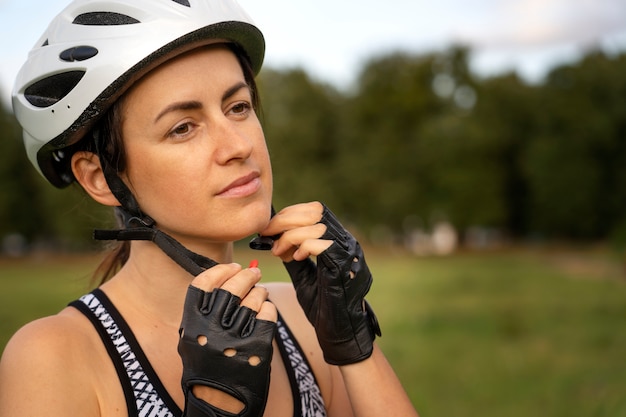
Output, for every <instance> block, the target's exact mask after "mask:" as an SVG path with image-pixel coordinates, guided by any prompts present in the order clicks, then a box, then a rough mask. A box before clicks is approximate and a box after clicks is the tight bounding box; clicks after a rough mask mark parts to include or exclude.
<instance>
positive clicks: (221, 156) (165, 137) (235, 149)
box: [122, 46, 272, 247]
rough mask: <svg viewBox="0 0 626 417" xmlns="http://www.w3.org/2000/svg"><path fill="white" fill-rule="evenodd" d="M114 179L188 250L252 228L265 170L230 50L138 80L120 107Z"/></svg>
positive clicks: (200, 55) (263, 205) (261, 144)
mask: <svg viewBox="0 0 626 417" xmlns="http://www.w3.org/2000/svg"><path fill="white" fill-rule="evenodd" d="M122 134H123V138H124V146H125V149H126V156H127V169H126V172H125V173H124V176H123V177H124V178H125V180H126V181H127V183H128V184H129V187H130V189H131V191H132V192H133V194H134V195H135V197H136V198H137V201H138V202H139V205H140V207H141V208H142V210H143V211H144V212H145V213H146V214H148V215H149V216H151V217H152V218H153V219H155V220H156V222H157V224H158V226H159V228H160V229H161V230H163V231H165V232H166V233H169V234H171V235H172V236H174V237H175V238H177V239H179V240H180V241H181V242H182V243H183V244H187V245H189V246H191V247H193V246H194V243H193V242H194V241H197V243H200V242H207V243H209V242H224V241H233V240H238V239H241V238H244V237H246V236H249V235H251V234H253V233H256V232H258V231H259V230H262V229H263V228H264V227H265V225H266V224H267V222H268V221H269V215H270V205H271V198H272V173H271V166H270V161H269V155H268V151H267V147H266V144H265V138H264V136H263V131H262V129H261V125H260V123H259V120H258V118H257V116H256V114H255V112H254V109H253V107H252V97H251V92H250V89H249V87H248V85H247V84H246V82H245V78H244V75H243V71H242V69H241V66H240V64H239V61H238V60H237V58H236V56H235V55H234V53H233V52H231V51H230V50H229V49H228V48H226V47H224V46H212V47H206V48H201V49H198V50H195V51H192V52H190V53H187V54H185V55H183V56H181V57H179V58H176V59H174V60H172V61H170V62H168V63H166V64H164V65H161V66H160V67H158V68H157V69H156V70H154V71H152V72H151V73H149V74H148V75H147V76H145V77H144V78H142V79H141V80H140V81H139V82H138V83H137V84H136V85H135V86H133V88H132V89H131V90H130V91H129V93H128V94H127V96H126V99H125V101H124V104H123V107H122Z"/></svg>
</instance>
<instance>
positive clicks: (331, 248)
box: [261, 202, 380, 365]
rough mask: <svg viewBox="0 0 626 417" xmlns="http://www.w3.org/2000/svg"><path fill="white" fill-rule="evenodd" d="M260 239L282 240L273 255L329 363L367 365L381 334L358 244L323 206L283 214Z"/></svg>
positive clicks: (300, 206) (296, 208)
mask: <svg viewBox="0 0 626 417" xmlns="http://www.w3.org/2000/svg"><path fill="white" fill-rule="evenodd" d="M281 233H282V235H281ZM261 234H262V235H280V237H279V238H278V239H276V240H275V242H274V246H273V248H272V253H273V254H274V255H276V256H279V257H280V258H281V259H282V260H283V262H284V264H285V268H286V269H287V272H288V273H289V275H290V277H291V280H292V281H293V284H294V287H295V289H296V295H297V297H298V301H299V303H300V306H301V307H302V309H303V310H304V312H305V314H306V316H307V318H308V319H309V321H310V322H311V324H313V327H314V328H315V332H316V334H317V339H318V341H319V343H320V347H321V348H322V351H323V352H324V358H325V359H326V362H328V363H330V364H333V365H347V364H351V363H355V362H360V361H362V360H364V359H367V358H368V357H369V356H370V355H371V354H372V350H373V341H374V338H375V334H378V335H380V329H379V328H378V323H377V321H376V317H375V315H374V312H373V311H372V310H371V308H370V307H369V304H367V302H366V301H365V299H364V297H365V295H366V294H367V292H368V291H369V289H370V286H371V285H372V275H371V273H370V271H369V268H368V267H367V264H366V263H365V258H364V255H363V251H362V250H361V246H360V245H359V243H358V242H357V241H356V239H355V238H354V237H353V236H352V235H351V234H350V233H349V232H348V231H347V230H346V229H345V228H344V227H343V226H342V225H341V223H339V221H338V220H337V218H336V217H335V215H334V214H333V213H332V212H331V211H330V210H329V209H328V208H327V207H326V206H324V205H323V204H321V203H319V202H313V203H306V204H298V205H295V206H290V207H288V208H286V209H283V210H282V211H280V212H279V213H277V214H276V215H275V216H274V217H273V218H272V220H271V221H270V223H269V225H268V227H267V228H266V229H265V230H264V231H262V232H261ZM310 256H317V264H316V263H314V262H313V261H312V260H311V259H310V258H309V257H310Z"/></svg>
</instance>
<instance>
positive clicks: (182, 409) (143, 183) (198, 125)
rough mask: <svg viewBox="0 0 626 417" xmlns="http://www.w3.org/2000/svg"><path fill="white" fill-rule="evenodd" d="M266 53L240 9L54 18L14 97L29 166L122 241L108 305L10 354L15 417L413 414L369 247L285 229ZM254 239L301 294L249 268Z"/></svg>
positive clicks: (310, 228)
mask: <svg viewBox="0 0 626 417" xmlns="http://www.w3.org/2000/svg"><path fill="white" fill-rule="evenodd" d="M263 51H264V42H263V37H262V35H261V33H260V32H259V31H258V29H257V28H256V27H254V26H253V24H252V23H251V22H250V20H249V18H248V16H247V15H246V14H245V13H244V12H243V11H242V10H241V9H240V8H239V7H238V6H237V5H236V4H235V3H234V2H233V1H231V0H205V1H200V0H195V1H194V0H189V1H186V0H173V1H172V0H105V1H100V2H96V1H93V0H77V1H75V2H73V3H72V4H70V5H69V6H68V7H67V8H66V9H65V10H64V11H63V12H62V13H61V14H60V15H59V16H58V17H57V18H56V19H55V20H54V21H53V22H52V24H51V25H50V27H49V28H48V31H47V32H46V33H45V34H44V36H43V37H42V39H41V41H40V42H39V43H38V46H37V47H36V48H34V50H33V51H32V52H31V54H30V55H29V59H28V61H27V62H26V64H25V65H24V67H23V69H22V70H21V72H20V75H19V76H18V80H17V82H16V88H15V91H14V110H15V113H16V116H17V118H18V120H19V121H20V123H21V124H22V126H23V128H24V140H25V144H26V148H27V152H28V154H29V157H30V158H31V160H32V161H33V162H34V164H35V166H36V167H37V168H38V169H39V170H40V171H41V172H42V174H43V175H44V176H45V177H46V178H47V179H48V180H49V181H50V182H51V183H52V184H54V185H56V186H59V187H62V186H65V185H68V184H70V183H72V182H73V181H77V182H78V183H79V184H80V185H81V186H82V188H83V189H84V190H85V191H86V192H87V193H88V194H89V195H90V196H91V197H92V198H93V199H95V200H96V201H98V202H99V203H101V204H104V205H108V206H112V207H116V210H117V212H118V214H119V215H120V218H121V220H122V223H123V226H124V227H123V228H122V229H120V230H115V231H98V232H97V237H98V238H101V239H117V240H120V241H123V242H124V243H123V244H122V246H121V247H120V248H121V249H120V250H118V251H117V252H116V253H115V256H114V259H113V261H112V262H111V263H110V265H109V266H108V267H106V268H105V270H106V271H105V278H107V279H106V280H105V282H104V283H102V284H101V285H100V286H99V288H98V289H96V290H94V291H93V292H92V293H90V294H87V295H85V296H84V297H82V298H81V299H80V300H77V301H75V302H73V303H71V305H70V306H68V307H67V308H66V309H64V310H62V311H61V312H60V313H59V314H57V315H55V316H52V317H47V318H43V319H40V320H38V321H35V322H33V323H30V324H28V325H26V326H25V327H23V328H22V329H21V330H20V331H19V332H18V333H17V334H16V335H15V336H14V337H13V338H12V339H11V341H10V342H9V344H8V345H7V347H6V349H5V352H4V354H3V358H2V361H1V362H0V415H2V416H12V417H19V416H32V415H46V416H68V415H84V416H118V415H119V416H135V415H141V416H144V415H145V416H179V415H186V416H190V417H194V416H232V415H239V416H257V417H260V416H262V415H265V416H274V417H280V416H292V415H293V416H324V415H328V416H342V417H343V416H351V415H355V416H380V415H393V416H411V415H416V413H415V411H414V409H413V407H412V405H411V404H410V402H409V400H408V398H407V396H406V394H405V393H404V390H403V389H402V387H401V386H400V384H399V382H398V380H397V378H396V376H395V374H394V373H393V371H392V369H391V368H390V366H389V365H388V363H387V362H386V360H385V358H384V356H383V354H382V353H381V352H380V350H379V349H378V347H377V346H376V344H375V342H374V337H375V334H376V333H378V334H379V331H378V329H377V325H376V323H375V317H374V315H373V312H372V311H371V309H370V308H369V306H368V305H367V303H366V302H365V301H364V299H363V297H364V296H365V294H366V293H367V291H368V290H369V287H370V285H371V275H370V274H369V271H368V269H367V265H366V264H365V261H364V259H363V254H362V252H361V250H360V247H359V245H358V243H357V242H356V241H355V240H354V238H353V237H352V236H351V235H350V234H349V233H348V232H346V231H345V230H344V229H343V227H342V226H341V225H340V223H339V222H338V221H337V220H336V218H335V217H334V215H333V214H332V213H331V212H330V210H328V209H327V208H326V207H325V206H324V205H322V204H320V203H317V202H314V203H307V204H299V205H295V206H291V207H288V208H285V209H283V210H281V211H280V212H279V213H277V214H276V215H275V216H273V217H271V216H270V211H271V197H272V174H271V168H270V162H269V156H268V151H267V148H266V145H265V139H264V136H263V132H262V129H261V126H260V123H259V120H258V119H257V116H256V113H255V110H256V109H257V105H258V104H257V98H256V94H257V92H256V89H255V84H254V75H255V74H256V73H258V71H259V70H260V67H261V62H262V59H263ZM270 217H271V219H270ZM257 232H259V233H260V235H262V236H263V237H264V238H265V239H266V240H267V239H270V238H268V237H269V236H271V237H272V238H271V239H270V240H269V245H270V246H271V250H272V253H273V254H274V255H276V256H277V257H279V258H280V259H281V260H282V261H283V262H285V265H286V268H287V270H288V272H289V274H290V276H291V277H292V280H293V283H294V285H291V284H289V285H287V284H266V285H265V286H261V285H258V283H259V281H260V279H261V271H260V269H259V268H258V267H257V266H256V265H254V264H252V265H250V267H248V268H243V267H242V266H240V265H237V264H234V263H232V259H233V243H232V242H233V241H235V240H239V239H242V238H244V237H246V236H249V235H251V234H254V233H257ZM266 243H268V242H266ZM312 256H316V257H317V264H315V263H313V262H312V261H311V260H310V257H312ZM108 278H110V279H108ZM292 398H293V400H292Z"/></svg>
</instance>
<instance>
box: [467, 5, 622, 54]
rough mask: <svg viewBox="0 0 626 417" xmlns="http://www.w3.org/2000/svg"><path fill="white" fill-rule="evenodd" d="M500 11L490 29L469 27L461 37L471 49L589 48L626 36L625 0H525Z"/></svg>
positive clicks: (501, 7)
mask: <svg viewBox="0 0 626 417" xmlns="http://www.w3.org/2000/svg"><path fill="white" fill-rule="evenodd" d="M494 6H496V5H495V4H494ZM496 7H497V8H498V9H499V10H498V11H497V12H496V13H493V16H494V18H495V20H494V19H492V22H491V24H490V25H488V26H480V27H477V26H471V27H466V28H465V29H464V31H463V32H462V33H461V36H462V37H463V38H465V39H466V40H467V41H468V42H469V43H470V44H471V45H474V46H475V47H478V48H482V49H532V48H538V47H553V46H555V45H558V44H566V43H567V44H577V45H581V46H587V45H592V44H597V43H600V42H601V41H602V39H603V38H605V37H607V36H611V35H615V34H619V33H626V2H624V1H623V0H522V1H508V2H506V3H499V4H498V6H496Z"/></svg>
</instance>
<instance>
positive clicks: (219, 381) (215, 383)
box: [178, 286, 276, 417]
mask: <svg viewBox="0 0 626 417" xmlns="http://www.w3.org/2000/svg"><path fill="white" fill-rule="evenodd" d="M240 302H241V300H240V299H239V297H237V296H235V295H233V294H231V293H230V292H228V291H226V290H222V289H216V290H214V291H212V292H208V293H207V292H205V291H202V290H201V289H199V288H196V287H193V286H190V287H189V289H188V291H187V298H186V299H185V307H184V312H183V320H182V323H181V329H180V335H181V337H180V340H179V343H178V353H179V354H180V356H181V358H182V361H183V378H182V386H183V391H184V393H185V411H184V414H183V415H184V416H186V417H233V416H240V417H261V416H262V415H263V410H264V409H265V404H266V402H267V393H268V390H269V383H270V362H271V360H272V340H273V338H274V333H275V329H276V323H273V322H270V321H266V320H259V319H257V318H256V312H254V311H253V310H251V309H249V308H246V307H242V306H240V305H239V303H240ZM257 362H258V363H257ZM195 385H205V386H208V387H212V388H215V389H218V390H221V391H223V392H225V393H227V394H229V395H231V396H233V397H235V398H236V399H238V400H239V401H241V402H242V403H243V404H244V409H243V410H242V411H241V412H240V413H239V414H232V413H229V412H226V411H224V410H221V409H218V408H216V407H214V406H212V405H210V404H208V403H206V402H205V401H202V400H201V399H199V398H196V396H195V395H194V394H193V391H192V389H193V387H194V386H195Z"/></svg>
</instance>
